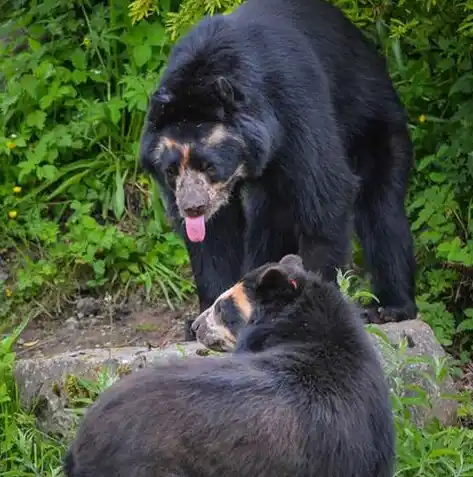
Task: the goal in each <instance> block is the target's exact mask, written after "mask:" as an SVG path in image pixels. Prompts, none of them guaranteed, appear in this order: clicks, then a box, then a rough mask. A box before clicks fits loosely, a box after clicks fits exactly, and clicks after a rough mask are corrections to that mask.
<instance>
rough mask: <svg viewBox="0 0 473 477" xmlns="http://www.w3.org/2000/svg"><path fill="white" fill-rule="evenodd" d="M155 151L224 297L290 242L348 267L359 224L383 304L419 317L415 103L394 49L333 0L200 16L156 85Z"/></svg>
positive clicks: (207, 282)
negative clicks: (404, 93) (404, 101)
mask: <svg viewBox="0 0 473 477" xmlns="http://www.w3.org/2000/svg"><path fill="white" fill-rule="evenodd" d="M141 162H142V164H143V166H144V167H145V168H146V169H147V170H149V171H150V172H151V174H152V175H153V176H154V177H155V178H156V180H157V181H158V182H159V185H160V190H161V192H162V194H163V198H164V202H165V203H166V206H167V211H168V215H169V216H170V217H171V219H172V220H173V222H174V226H175V228H176V229H177V230H178V231H179V232H180V233H181V234H182V235H183V236H184V237H185V240H186V245H187V248H188V251H189V254H190V259H191V263H192V269H193V273H194V277H195V281H196V285H197V291H198V295H199V300H200V310H201V311H203V310H204V309H206V308H208V307H209V306H210V305H211V304H212V303H213V302H214V300H215V299H216V298H217V296H219V295H220V294H221V293H222V292H223V291H224V290H226V289H227V288H229V287H230V286H232V285H233V284H234V283H235V282H236V281H237V280H238V279H239V278H240V277H241V276H242V275H243V274H244V273H246V272H247V271H248V270H252V269H254V268H256V267H258V266H260V265H262V264H264V263H267V262H269V261H277V260H279V259H280V258H281V257H282V256H284V255H286V254H288V253H298V254H299V255H301V256H302V258H303V260H304V264H305V266H306V267H308V268H309V269H311V270H313V271H315V270H320V271H321V272H322V273H323V275H324V277H325V278H328V279H334V278H335V276H336V272H335V269H336V268H337V267H343V266H345V265H346V263H347V260H348V258H349V252H350V246H349V245H350V237H351V232H352V230H353V223H352V222H353V221H352V218H353V216H354V225H355V229H356V232H357V233H358V235H359V237H360V239H361V244H362V246H363V249H364V254H365V261H366V264H367V266H368V267H369V269H370V271H371V274H372V283H373V287H374V293H375V295H376V296H377V297H378V299H379V300H380V305H381V308H380V310H379V311H380V314H379V315H378V316H376V314H373V318H377V319H381V320H386V321H387V320H401V319H406V318H414V317H415V315H416V310H417V309H416V305H415V280H414V272H415V260H414V254H413V247H412V237H411V233H410V230H409V225H408V221H407V219H406V214H405V210H404V198H405V194H406V187H407V184H408V179H409V176H410V170H411V164H412V145H411V140H410V137H409V133H408V129H407V125H406V115H405V112H404V109H403V107H402V105H401V104H400V101H399V99H398V96H397V94H396V92H395V90H394V88H393V85H392V82H391V80H390V77H389V75H388V73H387V70H386V66H385V61H384V59H383V58H382V57H381V56H380V55H379V54H378V53H377V51H376V50H375V48H374V46H373V45H372V44H370V43H369V42H368V41H367V40H366V39H365V38H364V37H363V35H362V33H361V32H360V31H359V30H358V29H357V28H356V27H355V26H354V25H353V24H352V23H350V22H349V21H348V20H347V19H346V18H345V17H344V16H343V14H342V13H341V12H340V11H339V10H338V9H336V8H335V7H333V6H331V5H330V4H327V3H325V2H324V1H321V0H311V1H307V0H248V1H246V2H245V3H243V4H242V5H241V6H240V7H239V8H238V9H237V10H236V11H234V12H233V13H232V14H230V15H226V16H220V15H217V16H214V17H212V18H206V19H205V20H203V21H202V22H200V23H199V24H198V25H197V26H196V27H195V28H193V29H192V30H191V31H190V33H188V34H187V35H186V36H185V37H184V38H183V39H182V40H181V41H180V42H179V43H178V44H177V45H176V46H175V47H174V49H173V51H172V54H171V56H170V58H169V64H168V68H167V70H166V71H165V73H164V75H163V76H162V79H161V83H160V85H159V88H158V90H157V91H156V93H155V94H153V95H152V97H151V101H150V105H149V111H148V115H147V119H146V122H145V125H144V129H143V136H142V142H141Z"/></svg>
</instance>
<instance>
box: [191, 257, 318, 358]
mask: <svg viewBox="0 0 473 477" xmlns="http://www.w3.org/2000/svg"><path fill="white" fill-rule="evenodd" d="M309 274H310V272H307V271H306V270H305V269H304V268H303V265H302V259H301V258H300V257H299V256H297V255H286V256H285V257H283V258H282V259H281V260H280V262H279V263H268V264H266V265H263V266H262V267H259V268H257V269H255V270H253V271H251V272H249V273H247V274H246V275H245V276H244V277H243V278H242V279H241V280H240V281H238V282H237V283H236V284H235V285H234V286H233V287H232V288H230V289H228V290H227V291H225V292H224V293H222V294H221V295H220V296H219V297H218V298H217V299H216V300H215V302H214V303H213V305H212V306H211V307H210V308H208V309H207V310H205V311H204V312H203V313H201V314H200V315H199V316H198V317H197V319H196V320H195V321H194V323H193V324H192V329H193V331H194V332H195V334H196V337H197V340H198V341H199V342H201V343H202V344H203V345H204V346H206V347H207V348H209V349H213V350H216V351H232V350H233V349H234V347H235V343H236V341H237V338H238V335H239V334H240V332H241V330H242V329H243V328H244V327H245V326H246V325H248V324H250V323H252V322H254V320H256V319H258V318H260V317H261V316H262V315H263V314H264V316H265V319H270V318H268V317H270V316H271V314H274V316H276V315H278V314H280V313H281V312H283V310H284V309H285V308H286V307H288V306H290V305H291V304H292V303H293V302H294V301H295V300H296V299H297V298H298V297H299V296H300V295H301V293H302V292H303V290H304V287H305V285H306V283H307V280H308V278H309ZM310 275H313V274H310Z"/></svg>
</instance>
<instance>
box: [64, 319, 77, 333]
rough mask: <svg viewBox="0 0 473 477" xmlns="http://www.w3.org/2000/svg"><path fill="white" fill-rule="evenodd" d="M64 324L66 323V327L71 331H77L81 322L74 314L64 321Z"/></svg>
mask: <svg viewBox="0 0 473 477" xmlns="http://www.w3.org/2000/svg"><path fill="white" fill-rule="evenodd" d="M64 324H65V325H66V327H67V329H68V330H69V331H75V330H77V328H79V322H78V321H77V320H76V319H75V318H74V317H73V316H71V317H70V318H68V319H67V320H66V321H65V322H64Z"/></svg>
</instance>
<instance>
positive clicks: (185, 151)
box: [154, 136, 190, 169]
mask: <svg viewBox="0 0 473 477" xmlns="http://www.w3.org/2000/svg"><path fill="white" fill-rule="evenodd" d="M166 149H178V150H179V152H180V153H181V169H186V168H187V166H188V165H189V160H190V145H189V144H179V143H178V142H176V141H174V140H172V139H170V138H168V137H166V136H164V137H162V138H161V139H160V140H159V141H158V143H157V144H156V147H155V148H154V154H155V157H156V158H159V156H161V155H162V154H163V153H164V151H165V150H166Z"/></svg>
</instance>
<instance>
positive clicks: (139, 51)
mask: <svg viewBox="0 0 473 477" xmlns="http://www.w3.org/2000/svg"><path fill="white" fill-rule="evenodd" d="M151 53H152V52H151V47H150V46H149V45H138V46H135V47H134V48H133V58H134V60H135V62H136V65H137V66H138V68H141V67H142V66H143V65H144V64H145V63H146V62H147V61H148V60H149V59H150V58H151Z"/></svg>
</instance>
